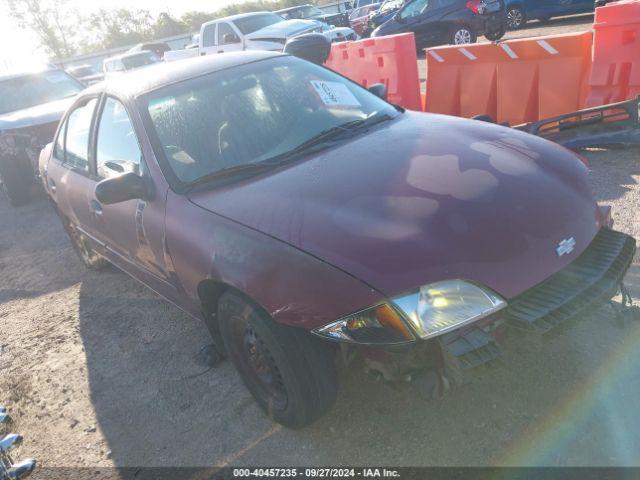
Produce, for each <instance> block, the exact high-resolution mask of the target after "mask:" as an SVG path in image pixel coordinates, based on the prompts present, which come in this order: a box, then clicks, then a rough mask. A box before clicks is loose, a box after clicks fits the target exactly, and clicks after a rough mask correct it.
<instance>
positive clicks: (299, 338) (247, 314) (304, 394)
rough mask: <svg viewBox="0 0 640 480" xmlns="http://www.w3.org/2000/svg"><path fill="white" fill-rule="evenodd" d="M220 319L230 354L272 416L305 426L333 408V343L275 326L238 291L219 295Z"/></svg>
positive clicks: (254, 394) (274, 418)
mask: <svg viewBox="0 0 640 480" xmlns="http://www.w3.org/2000/svg"><path fill="white" fill-rule="evenodd" d="M218 322H219V328H220V335H221V336H222V340H223V342H224V344H225V348H226V350H227V353H228V355H229V358H230V359H231V361H232V362H233V364H234V365H235V367H236V369H237V370H238V372H239V373H240V376H241V377H242V380H243V381H244V383H245V385H246V386H247V388H248V389H249V391H250V392H251V393H252V394H253V396H254V398H255V399H256V401H257V402H258V404H259V405H260V407H262V409H263V410H264V411H265V412H266V413H267V415H269V416H270V417H271V418H272V419H273V420H275V421H276V422H278V423H281V424H282V425H284V426H286V427H289V428H301V427H304V426H305V425H308V424H310V423H311V422H313V421H314V420H316V419H317V418H319V417H320V416H321V415H322V414H324V413H325V412H326V411H327V410H329V409H330V408H331V406H332V405H333V403H334V402H335V399H336V396H337V388H338V381H337V374H336V369H335V363H334V358H333V357H334V355H333V350H332V348H331V347H330V345H329V344H327V343H325V342H323V341H322V340H320V339H316V338H313V337H312V335H311V334H310V333H309V332H306V331H303V330H299V329H296V328H292V327H287V326H283V325H279V324H277V323H276V322H274V321H273V320H272V319H271V318H270V316H269V315H268V314H267V313H265V312H264V311H263V310H261V309H260V308H258V307H256V306H254V305H253V304H252V303H251V302H249V301H248V300H246V299H245V298H244V297H242V296H241V295H239V294H237V293H235V292H227V293H225V294H223V295H222V297H221V298H220V301H219V303H218Z"/></svg>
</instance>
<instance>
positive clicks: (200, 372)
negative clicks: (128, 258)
mask: <svg viewBox="0 0 640 480" xmlns="http://www.w3.org/2000/svg"><path fill="white" fill-rule="evenodd" d="M519 33H521V32H519ZM586 156H587V157H588V158H589V160H590V161H591V165H592V169H593V172H592V182H593V188H594V191H595V192H596V195H597V197H598V199H599V201H600V202H601V203H602V204H606V205H612V206H613V208H614V217H615V220H616V225H617V227H618V228H619V229H620V230H623V231H625V232H628V233H630V234H632V235H634V236H635V237H636V238H639V239H640V185H639V183H640V151H639V150H612V151H592V152H588V153H587V154H586ZM626 282H627V284H628V286H629V287H630V290H631V292H632V293H633V294H634V296H636V298H639V299H640V257H636V259H635V263H634V266H633V267H632V269H631V271H630V273H629V274H628V276H627V279H626ZM207 343H208V333H207V331H206V329H205V328H204V326H203V325H201V324H200V323H199V322H197V321H195V320H193V319H192V318H190V317H188V316H186V315H185V314H183V313H182V312H181V311H179V310H177V309H176V308H174V307H172V306H171V305H169V304H167V303H165V302H164V301H162V300H161V299H160V298H158V297H157V296H156V295H155V294H153V293H152V292H150V291H149V290H147V289H145V288H144V287H143V286H141V285H139V284H137V283H136V282H135V281H134V280H131V279H130V278H128V277H127V276H125V275H124V274H122V273H119V272H118V271H116V270H115V269H113V270H107V271H105V272H100V273H96V272H92V271H87V270H85V269H84V268H83V267H82V265H81V264H80V261H79V260H77V259H76V257H75V255H74V253H73V251H72V249H71V247H70V245H69V242H68V241H67V239H66V237H65V234H64V232H63V230H62V228H61V226H60V224H59V222H58V220H57V218H56V217H55V215H54V214H53V213H52V211H51V210H50V208H49V207H48V205H47V203H46V202H45V201H44V200H40V201H36V202H34V203H32V204H31V205H29V206H26V207H23V208H19V209H14V208H11V207H10V206H9V205H8V204H7V202H6V201H5V200H4V199H0V404H5V405H6V406H7V407H8V408H9V409H10V411H11V414H12V415H13V417H14V419H15V422H14V425H13V426H12V429H13V430H15V431H18V432H20V433H22V434H23V435H25V437H26V441H25V443H24V445H23V446H22V447H21V449H20V451H19V452H18V456H32V457H35V458H36V459H37V460H39V461H40V463H41V465H44V466H92V467H94V466H111V465H117V466H177V465H180V466H205V465H305V464H316V465H320V464H322V465H335V464H342V465H368V464H376V465H397V466H416V465H456V466H462V465H465V466H466V465H640V413H638V409H637V397H638V393H640V392H639V387H638V385H640V360H639V358H640V357H639V356H638V348H639V347H640V322H638V321H636V322H632V323H630V324H628V325H626V326H624V327H621V326H618V325H617V324H616V322H615V321H614V318H613V315H612V309H610V308H608V307H607V308H603V309H602V310H600V311H596V312H593V314H592V315H591V316H589V317H587V318H584V319H583V321H582V322H580V323H579V324H578V325H576V326H575V327H574V328H573V329H571V330H570V331H568V332H566V333H563V334H561V335H559V336H555V337H553V338H551V339H545V340H544V341H543V340H541V339H538V338H536V337H523V336H520V335H512V336H511V337H510V338H509V339H508V342H507V344H506V347H505V349H506V354H505V358H504V360H505V361H504V366H503V367H501V368H497V369H491V370H485V371H481V372H478V373H477V375H476V376H475V377H474V379H473V381H472V382H471V383H470V384H468V385H466V386H464V387H462V388H461V389H459V390H457V391H455V392H453V393H452V394H450V395H449V396H447V397H445V398H444V399H443V400H441V401H438V402H426V401H424V400H422V399H421V398H420V395H419V394H418V392H416V391H415V390H414V389H413V388H412V387H409V386H406V387H403V388H392V387H390V386H388V385H385V384H381V383H378V382H376V381H374V380H372V379H369V378H367V377H364V376H363V375H361V371H360V369H359V368H355V369H352V370H349V371H345V370H344V369H343V370H342V371H341V391H340V395H339V398H338V402H337V405H336V406H335V408H334V409H333V411H332V412H330V414H329V415H327V416H326V417H324V418H322V419H321V420H320V421H318V422H317V423H316V424H314V425H312V426H311V427H309V428H306V429H304V430H301V431H289V430H286V429H283V428H281V427H279V426H275V425H274V424H273V423H271V422H270V421H269V420H268V419H267V418H265V416H264V415H263V414H262V413H261V411H260V410H259V409H258V408H257V406H256V405H255V403H254V402H253V400H252V398H251V397H250V395H249V393H248V392H247V390H246V389H245V388H244V386H243V385H242V384H241V382H240V379H239V377H238V376H237V375H236V373H235V371H234V370H233V367H232V366H231V365H230V364H229V363H228V362H226V363H223V364H222V365H220V366H218V367H216V368H214V369H207V368H205V367H202V366H201V365H199V364H198V363H197V361H196V355H197V353H198V351H199V349H200V348H201V347H202V346H203V345H205V344H207Z"/></svg>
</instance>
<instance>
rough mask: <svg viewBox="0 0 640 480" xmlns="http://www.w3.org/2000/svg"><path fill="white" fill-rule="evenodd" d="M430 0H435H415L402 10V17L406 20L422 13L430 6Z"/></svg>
mask: <svg viewBox="0 0 640 480" xmlns="http://www.w3.org/2000/svg"><path fill="white" fill-rule="evenodd" d="M430 1H433V0H413V2H410V3H408V4H407V5H406V6H405V7H404V8H403V9H402V10H401V11H400V18H402V19H403V20H404V19H407V18H411V17H416V16H418V15H421V14H422V13H424V11H425V10H426V9H427V8H428V7H429V3H430Z"/></svg>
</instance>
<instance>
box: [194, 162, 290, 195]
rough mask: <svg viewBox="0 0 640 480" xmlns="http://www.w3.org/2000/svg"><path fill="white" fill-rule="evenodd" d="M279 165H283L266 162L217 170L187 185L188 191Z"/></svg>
mask: <svg viewBox="0 0 640 480" xmlns="http://www.w3.org/2000/svg"><path fill="white" fill-rule="evenodd" d="M278 165H281V162H271V161H266V162H259V163H244V164H242V165H234V166H233V167H226V168H222V169H220V170H217V171H215V172H213V173H210V174H208V175H204V176H202V177H200V178H198V179H196V180H194V181H193V182H191V183H189V184H188V185H187V189H188V190H191V189H192V188H193V187H196V186H198V185H202V184H203V183H208V182H210V181H212V180H218V179H221V178H227V177H232V176H234V175H237V174H239V173H250V174H256V173H261V172H265V171H267V170H271V169H272V168H275V167H277V166H278Z"/></svg>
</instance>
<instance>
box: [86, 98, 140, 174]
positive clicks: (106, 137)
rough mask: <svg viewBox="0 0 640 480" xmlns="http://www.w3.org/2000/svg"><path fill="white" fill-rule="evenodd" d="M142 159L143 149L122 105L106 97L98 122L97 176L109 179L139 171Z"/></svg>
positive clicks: (138, 172)
mask: <svg viewBox="0 0 640 480" xmlns="http://www.w3.org/2000/svg"><path fill="white" fill-rule="evenodd" d="M141 161H142V151H141V150H140V144H139V143H138V137H137V136H136V132H135V131H134V129H133V124H132V123H131V119H130V118H129V115H128V114H127V111H126V110H125V108H124V105H122V103H120V102H119V101H118V100H116V99H114V98H111V97H108V98H107V100H106V101H105V104H104V108H103V110H102V114H101V116H100V123H99V124H98V141H97V147H96V167H97V173H98V176H99V177H100V178H108V177H113V176H117V175H120V174H122V173H127V172H134V173H137V174H140V163H141Z"/></svg>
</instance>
